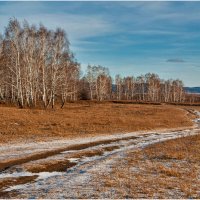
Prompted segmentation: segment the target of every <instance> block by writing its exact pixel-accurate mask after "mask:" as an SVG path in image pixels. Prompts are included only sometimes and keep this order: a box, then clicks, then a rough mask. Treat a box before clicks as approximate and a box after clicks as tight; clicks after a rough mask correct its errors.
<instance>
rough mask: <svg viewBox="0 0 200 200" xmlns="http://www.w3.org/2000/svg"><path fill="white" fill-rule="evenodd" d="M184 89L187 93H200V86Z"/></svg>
mask: <svg viewBox="0 0 200 200" xmlns="http://www.w3.org/2000/svg"><path fill="white" fill-rule="evenodd" d="M184 89H185V91H186V92H187V93H194V94H197V93H199V94H200V87H184Z"/></svg>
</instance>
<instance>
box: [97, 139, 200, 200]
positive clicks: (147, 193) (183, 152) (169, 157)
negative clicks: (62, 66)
mask: <svg viewBox="0 0 200 200" xmlns="http://www.w3.org/2000/svg"><path fill="white" fill-rule="evenodd" d="M199 161H200V135H197V136H190V137H185V138H179V139H174V140H169V141H165V142H162V143H158V144H153V145H151V146H149V147H147V148H145V149H143V150H141V151H132V152H129V153H128V154H127V157H126V158H125V159H124V160H121V161H119V162H118V163H116V166H114V167H113V169H112V172H111V173H110V175H109V176H108V175H106V176H103V175H102V176H101V177H102V179H101V184H102V186H101V188H98V189H99V190H100V191H104V192H107V193H108V194H110V195H111V193H109V191H112V190H114V191H115V196H114V197H115V198H173V199H174V198H200V189H199V188H200V180H199V176H200V162H199ZM109 197H113V196H112V195H111V196H109V195H108V198H109Z"/></svg>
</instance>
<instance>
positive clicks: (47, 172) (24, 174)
mask: <svg viewBox="0 0 200 200" xmlns="http://www.w3.org/2000/svg"><path fill="white" fill-rule="evenodd" d="M192 112H193V113H194V114H195V115H196V116H197V118H196V119H195V120H194V127H192V128H188V129H185V130H182V129H180V130H165V131H151V132H144V131H143V132H133V133H123V134H116V135H112V136H107V137H106V138H105V136H104V137H102V136H101V137H93V138H85V139H76V140H59V141H54V142H45V143H30V144H18V145H12V146H2V147H0V198H11V197H12V198H13V197H14V198H31V199H34V198H94V197H96V195H97V193H98V197H99V198H105V197H106V194H104V193H102V194H101V191H97V188H98V186H97V185H98V184H99V183H98V180H97V179H96V178H94V177H98V175H99V177H98V178H99V179H100V174H101V173H104V174H105V173H106V174H108V175H109V170H110V169H111V168H112V166H113V165H115V164H117V161H119V159H120V160H121V159H123V157H124V154H125V152H126V151H128V150H129V149H136V150H137V149H140V148H144V147H146V146H147V145H150V144H153V143H157V142H162V141H165V140H169V139H174V138H178V137H185V136H189V135H195V134H198V133H199V131H200V125H199V124H200V119H199V118H198V116H200V113H199V112H197V111H192Z"/></svg>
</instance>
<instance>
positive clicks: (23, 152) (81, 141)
mask: <svg viewBox="0 0 200 200" xmlns="http://www.w3.org/2000/svg"><path fill="white" fill-rule="evenodd" d="M87 104H88V103H87ZM87 104H86V103H79V104H77V103H76V104H68V105H67V107H66V108H65V109H64V110H62V109H56V110H46V111H45V110H39V109H34V110H28V109H16V108H7V107H1V108H0V110H1V111H4V112H2V113H1V114H2V116H4V117H5V118H4V119H5V120H3V119H0V120H1V121H2V123H3V125H1V126H2V130H4V132H5V133H7V135H6V136H7V137H5V134H2V135H1V139H4V140H3V141H1V143H2V144H1V146H0V155H1V156H0V198H28V199H34V198H56V199H58V198H90V199H91V198H200V191H199V188H200V182H199V176H200V165H199V155H200V154H199V153H200V151H199V149H200V148H199V146H200V136H199V133H200V119H199V116H200V112H198V111H197V110H200V109H199V107H195V108H194V107H185V106H182V107H181V106H169V105H136V104H112V103H102V104H95V103H90V105H87ZM195 110H196V111H195ZM13 111H14V112H13ZM94 113H95V114H94ZM98 119H99V120H98ZM120 119H121V120H120ZM123 119H124V120H123ZM17 120H18V121H17ZM108 122H109V123H110V125H109V123H108ZM9 123H10V124H9ZM13 123H17V124H15V125H16V126H12V125H13ZM26 123H27V124H26ZM66 123H69V124H70V126H68V125H67V126H66ZM107 123H108V125H105V124H107ZM45 124H46V126H47V127H48V128H49V129H42V127H44V125H45ZM52 124H57V125H54V126H52ZM90 125H91V126H90ZM30 126H31V127H30ZM67 127H73V129H70V128H69V129H68V128H67ZM91 127H93V128H91ZM83 128H85V129H84V130H85V132H84V134H83V133H80V131H81V129H83ZM11 130H12V131H13V132H14V133H13V134H9V133H10V132H9V131H11ZM106 130H108V131H107V132H106ZM120 130H123V131H120ZM6 131H7V132H6ZM65 131H66V132H65ZM70 131H71V132H70ZM25 133H26V134H25ZM36 133H37V134H36ZM70 133H71V134H70ZM72 133H73V134H72ZM35 134H36V136H35ZM42 135H45V136H46V137H42ZM17 136H18V137H19V139H18V138H17ZM25 138H26V140H25V141H23V140H24V139H25ZM44 138H45V139H44ZM8 139H9V141H8Z"/></svg>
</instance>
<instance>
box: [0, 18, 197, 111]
mask: <svg viewBox="0 0 200 200" xmlns="http://www.w3.org/2000/svg"><path fill="white" fill-rule="evenodd" d="M80 66H81V65H80V63H78V62H77V60H76V58H75V57H74V55H73V53H72V52H71V50H70V42H69V40H68V38H67V36H66V33H65V31H64V30H62V29H60V28H58V29H56V30H48V29H47V28H46V27H45V26H43V25H39V26H38V27H37V26H35V25H30V24H29V23H28V22H27V21H24V22H23V23H20V22H19V21H18V20H17V19H10V20H9V22H8V25H7V27H6V28H5V32H4V33H3V35H0V101H1V102H5V103H10V104H15V105H17V106H19V107H20V108H23V107H36V106H38V105H40V106H41V105H42V106H43V107H44V108H48V107H50V106H51V107H52V108H53V107H54V105H55V103H60V105H61V107H63V106H64V104H65V102H67V101H77V100H96V101H104V100H133V101H143V102H147V101H148V102H166V103H168V102H169V103H170V102H174V103H182V102H187V101H190V102H191V101H192V102H195V101H199V99H198V98H197V99H196V97H192V98H189V97H188V96H187V95H186V93H185V91H184V85H183V82H182V81H181V80H178V79H177V80H172V79H170V80H162V79H160V78H159V76H158V75H157V74H154V73H147V74H145V75H141V76H138V77H134V76H132V75H130V76H126V77H122V76H121V75H119V74H118V75H116V76H115V78H114V79H113V78H111V76H110V73H109V69H108V68H106V67H103V66H101V65H93V66H91V65H88V67H87V71H86V72H85V74H84V76H81V75H80V71H81V68H80Z"/></svg>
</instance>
